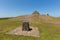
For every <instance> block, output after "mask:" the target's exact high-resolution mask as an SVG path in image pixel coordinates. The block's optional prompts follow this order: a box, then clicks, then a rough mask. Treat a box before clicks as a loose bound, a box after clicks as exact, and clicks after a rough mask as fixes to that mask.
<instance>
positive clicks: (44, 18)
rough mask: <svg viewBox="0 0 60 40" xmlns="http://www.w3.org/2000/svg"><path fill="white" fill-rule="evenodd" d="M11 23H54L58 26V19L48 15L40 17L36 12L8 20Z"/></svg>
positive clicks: (59, 21)
mask: <svg viewBox="0 0 60 40" xmlns="http://www.w3.org/2000/svg"><path fill="white" fill-rule="evenodd" d="M9 20H11V21H28V22H31V23H54V24H60V19H59V18H55V17H52V16H48V15H44V14H43V15H41V14H40V13H39V12H38V11H34V12H33V13H32V14H30V15H23V16H17V17H15V18H11V19H9Z"/></svg>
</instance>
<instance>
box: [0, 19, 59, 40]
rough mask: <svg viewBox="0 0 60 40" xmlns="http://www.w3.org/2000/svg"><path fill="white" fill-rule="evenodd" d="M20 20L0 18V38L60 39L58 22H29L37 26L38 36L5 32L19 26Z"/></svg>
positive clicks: (17, 39)
mask: <svg viewBox="0 0 60 40" xmlns="http://www.w3.org/2000/svg"><path fill="white" fill-rule="evenodd" d="M21 24H22V22H20V21H9V20H0V40H60V24H50V23H44V24H32V23H31V24H30V26H34V27H38V29H39V31H40V37H39V38H37V37H29V36H17V35H8V34H5V33H6V32H8V31H10V30H13V29H14V28H16V27H18V26H21Z"/></svg>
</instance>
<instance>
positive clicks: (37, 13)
mask: <svg viewBox="0 0 60 40" xmlns="http://www.w3.org/2000/svg"><path fill="white" fill-rule="evenodd" d="M32 14H33V15H40V13H39V12H38V11H34V12H33V13H32Z"/></svg>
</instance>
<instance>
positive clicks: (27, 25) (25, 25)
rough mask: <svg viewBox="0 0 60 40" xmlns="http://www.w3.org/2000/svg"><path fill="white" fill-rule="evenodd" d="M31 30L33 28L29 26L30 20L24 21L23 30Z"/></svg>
mask: <svg viewBox="0 0 60 40" xmlns="http://www.w3.org/2000/svg"><path fill="white" fill-rule="evenodd" d="M30 30H32V29H31V28H30V27H29V22H23V24H22V31H30Z"/></svg>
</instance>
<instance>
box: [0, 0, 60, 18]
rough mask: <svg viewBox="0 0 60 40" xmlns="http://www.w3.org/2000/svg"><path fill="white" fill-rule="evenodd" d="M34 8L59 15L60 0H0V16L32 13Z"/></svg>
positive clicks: (43, 12)
mask: <svg viewBox="0 0 60 40" xmlns="http://www.w3.org/2000/svg"><path fill="white" fill-rule="evenodd" d="M35 10H37V11H39V12H40V14H47V13H48V14H49V15H51V16H55V17H60V0H0V17H14V16H19V15H26V14H32V12H33V11H35Z"/></svg>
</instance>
